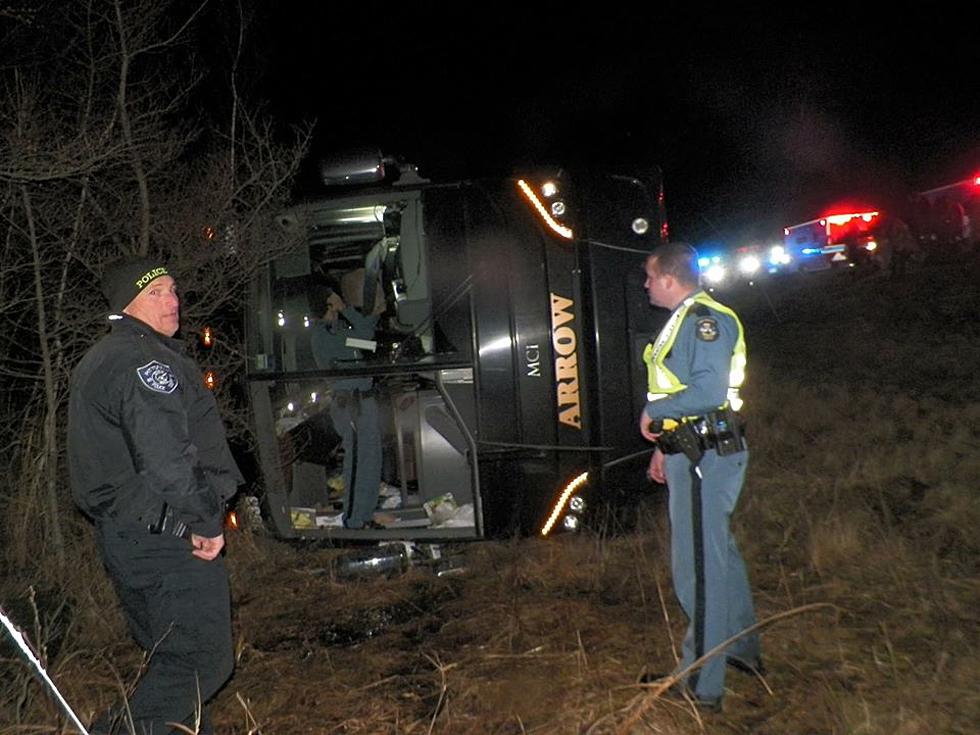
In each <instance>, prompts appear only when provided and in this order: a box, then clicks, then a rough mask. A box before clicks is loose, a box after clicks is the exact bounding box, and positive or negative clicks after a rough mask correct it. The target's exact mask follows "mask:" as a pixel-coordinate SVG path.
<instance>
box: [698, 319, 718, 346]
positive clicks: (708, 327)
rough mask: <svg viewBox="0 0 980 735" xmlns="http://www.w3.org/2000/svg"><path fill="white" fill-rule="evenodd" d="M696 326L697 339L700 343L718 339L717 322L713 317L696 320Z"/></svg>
mask: <svg viewBox="0 0 980 735" xmlns="http://www.w3.org/2000/svg"><path fill="white" fill-rule="evenodd" d="M696 325H697V335H698V339H699V340H701V341H702V342H714V341H715V340H716V339H718V322H716V321H715V320H714V318H713V317H710V316H706V317H704V318H703V319H698V320H697V322H696Z"/></svg>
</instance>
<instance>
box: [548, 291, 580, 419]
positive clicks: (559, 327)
mask: <svg viewBox="0 0 980 735" xmlns="http://www.w3.org/2000/svg"><path fill="white" fill-rule="evenodd" d="M574 306H575V302H574V301H572V300H571V299H566V298H564V297H562V296H558V295H557V294H551V346H552V347H553V348H554V351H555V386H556V389H557V396H558V420H559V421H561V422H562V423H563V424H568V425H569V426H574V427H575V428H576V429H581V428H582V411H581V403H580V401H579V393H578V359H577V356H576V352H575V350H576V347H577V345H576V337H575V330H574V329H572V327H571V326H570V325H569V324H568V322H572V321H574V320H575V314H574V313H573V312H572V311H571V309H572V307H574Z"/></svg>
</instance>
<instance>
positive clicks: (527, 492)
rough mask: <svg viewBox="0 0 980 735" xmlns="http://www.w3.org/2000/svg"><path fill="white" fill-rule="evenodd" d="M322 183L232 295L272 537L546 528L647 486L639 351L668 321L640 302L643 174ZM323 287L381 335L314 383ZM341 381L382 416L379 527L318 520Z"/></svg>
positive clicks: (658, 237) (332, 455)
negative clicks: (245, 285)
mask: <svg viewBox="0 0 980 735" xmlns="http://www.w3.org/2000/svg"><path fill="white" fill-rule="evenodd" d="M321 181H322V183H323V186H322V189H321V190H320V191H319V193H318V194H317V195H316V196H315V197H312V198H308V199H306V200H304V201H301V202H299V203H297V204H296V205H295V206H294V207H292V208H291V209H289V210H288V211H285V212H282V213H281V214H280V215H279V216H278V218H277V223H278V226H279V227H281V228H283V229H284V230H286V231H287V232H289V233H292V234H293V235H295V238H296V241H297V242H298V245H297V246H296V248H295V249H293V250H292V251H290V252H288V253H286V254H285V255H282V256H281V257H278V258H276V259H275V260H274V261H273V262H272V263H271V264H270V265H269V266H268V267H267V268H265V269H264V270H263V271H262V272H261V274H260V275H259V277H258V278H257V279H256V280H255V281H254V282H253V283H252V284H251V286H250V296H249V313H248V320H247V322H248V323H247V344H248V371H247V379H248V385H249V397H250V402H251V406H252V410H253V418H254V428H255V431H256V437H257V444H258V451H257V454H258V459H259V465H260V468H261V473H262V477H263V485H264V492H265V497H264V499H263V503H262V505H263V512H264V514H265V515H266V516H267V522H268V523H269V524H270V525H271V527H272V529H273V530H274V532H275V533H276V534H277V535H279V536H280V537H284V538H311V539H316V538H329V539H339V540H360V539H364V540H381V541H384V540H394V539H398V540H407V541H420V542H429V541H454V540H465V539H478V538H485V537H490V536H499V535H501V534H509V533H514V532H520V533H524V534H549V533H553V532H555V531H557V530H561V529H575V528H577V527H578V526H579V524H580V523H582V522H583V521H584V519H585V517H586V514H587V513H589V512H593V511H594V510H595V508H596V507H597V506H596V504H595V503H593V502H592V501H593V500H594V499H595V498H597V497H598V496H597V494H598V493H602V494H603V495H604V496H605V497H606V498H612V497H615V496H617V494H619V495H626V494H628V491H629V490H630V489H631V488H632V487H635V486H637V485H639V484H640V483H642V482H644V479H645V478H644V468H645V466H646V462H647V461H648V458H649V452H650V449H651V447H650V446H649V445H647V444H646V442H644V441H643V439H642V438H641V437H640V435H639V432H638V430H637V428H636V418H637V416H638V415H639V411H640V410H641V407H642V406H643V404H644V400H645V398H644V396H645V393H646V390H647V386H646V381H647V378H646V369H645V366H644V365H643V362H642V353H643V349H644V347H645V345H646V344H647V342H648V340H649V339H650V338H651V337H652V336H655V335H656V334H657V332H658V331H659V329H660V327H661V326H662V323H663V320H664V317H665V314H666V312H664V311H662V310H657V309H654V308H652V307H650V305H649V303H648V300H647V296H646V293H645V291H644V277H645V276H644V270H643V265H644V260H645V257H646V255H647V254H649V253H650V252H651V251H652V250H653V249H654V248H655V247H657V246H658V245H659V244H661V243H663V242H665V241H666V237H667V224H666V218H665V210H664V197H663V189H662V185H661V179H660V174H659V170H658V169H654V170H652V171H649V172H646V173H643V174H641V175H635V172H626V173H624V174H622V175H620V174H618V173H617V174H610V173H596V172H594V171H575V170H574V169H569V168H561V169H551V170H540V171H534V172H527V173H525V174H522V175H519V176H513V177H501V178H495V179H472V180H457V181H450V182H432V181H428V180H425V179H423V178H421V177H420V176H419V172H418V169H417V168H416V167H415V166H412V165H408V164H404V163H399V162H397V161H394V160H392V159H390V158H389V159H385V158H384V157H382V156H381V155H380V154H377V153H376V152H367V153H362V154H359V155H351V156H347V157H345V158H337V159H336V160H332V161H328V162H325V163H324V164H323V165H322V166H321ZM337 284H340V288H341V289H342V294H343V297H344V299H345V301H346V302H347V303H348V304H354V305H356V306H359V307H360V308H361V310H362V311H363V312H368V311H371V312H373V313H375V314H378V315H379V316H380V321H379V323H378V328H377V331H376V334H375V339H373V340H357V341H356V342H357V343H356V344H352V345H351V346H353V347H356V348H357V349H358V350H359V355H360V357H358V358H357V359H354V360H351V361H349V362H344V363H342V364H340V363H338V364H334V366H333V367H331V368H330V369H322V368H318V367H317V364H316V361H315V360H314V357H313V354H312V348H311V341H310V338H311V334H312V331H313V330H314V329H316V328H317V325H318V321H319V319H320V318H321V316H322V314H320V313H317V308H315V307H314V303H315V302H316V298H315V296H316V294H317V293H318V292H319V294H320V296H322V292H323V290H324V289H334V290H336V288H337ZM354 377H357V378H363V377H368V378H371V382H372V384H373V388H372V394H373V396H374V397H375V398H376V400H377V401H378V403H379V406H380V414H381V438H380V440H381V444H382V450H383V462H382V464H383V471H382V478H381V480H382V483H381V494H380V498H379V512H378V514H377V515H376V516H375V517H376V518H381V519H382V520H381V521H380V522H379V524H378V525H379V526H380V527H378V525H376V526H375V527H373V528H365V529H349V528H345V527H343V526H338V525H334V521H335V519H336V514H337V513H338V512H339V510H340V507H341V503H342V497H343V493H344V492H346V491H347V488H345V487H343V484H344V483H343V480H342V473H341V466H342V459H343V451H344V449H343V446H342V442H341V440H340V438H339V436H338V434H337V432H336V430H335V427H334V426H333V424H332V422H331V418H330V413H329V410H328V407H329V404H330V402H331V400H333V395H332V389H331V385H332V384H333V383H334V382H335V381H337V380H341V379H350V378H354ZM587 501H588V503H587ZM587 505H588V507H587Z"/></svg>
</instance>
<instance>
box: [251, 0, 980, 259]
mask: <svg viewBox="0 0 980 735" xmlns="http://www.w3.org/2000/svg"><path fill="white" fill-rule="evenodd" d="M294 5H296V10H289V8H291V7H293V6H294ZM438 5H439V6H445V7H446V8H448V9H439V10H436V9H430V8H436V7H437V4H434V3H397V4H395V3H390V4H389V3H372V2H365V3H352V4H344V5H343V6H342V5H341V4H339V3H329V4H328V3H323V4H322V5H321V6H320V9H319V10H304V11H303V12H299V10H298V8H299V7H300V6H299V5H298V4H294V3H278V4H276V5H275V6H270V7H269V8H267V9H266V10H265V11H264V13H265V15H264V16H263V17H262V20H261V23H260V32H259V34H258V43H259V45H260V47H262V48H263V49H264V51H263V59H262V71H261V75H262V76H263V82H262V83H263V85H265V86H266V87H267V90H268V91H267V92H266V96H267V97H268V98H269V99H270V101H271V103H272V109H273V110H274V111H275V114H276V115H277V116H279V117H280V118H281V119H282V120H284V121H299V120H302V119H310V118H314V117H315V118H316V119H317V120H318V125H317V132H316V139H315V151H314V155H316V153H318V152H320V151H325V150H329V149H331V148H344V147H346V146H350V145H365V144H366V145H372V146H377V147H380V149H381V150H382V151H383V152H384V153H385V154H396V155H403V156H405V157H406V158H407V159H408V160H410V161H412V162H414V163H416V164H418V165H419V167H420V171H421V172H422V173H423V175H428V176H430V177H434V178H443V177H456V176H474V175H481V174H485V173H495V172H498V173H510V172H512V171H513V170H514V169H515V168H517V167H520V166H524V165H533V164H559V165H560V164H563V163H576V162H580V161H588V162H593V163H595V162H598V163H606V164H608V165H609V166H611V167H615V165H616V164H617V163H618V162H622V161H634V162H638V163H640V164H658V165H660V166H661V168H662V169H663V171H664V178H665V188H666V192H667V207H668V217H669V219H670V222H671V228H672V232H673V236H674V238H675V239H686V240H689V241H691V242H695V243H697V242H703V241H706V240H721V241H724V242H728V243H730V244H741V241H744V240H747V239H765V240H768V239H776V238H778V236H779V234H780V233H781V228H782V227H783V226H784V225H786V224H790V223H793V222H797V221H801V220H804V219H809V218H812V217H815V216H817V215H818V214H820V212H819V211H817V210H818V209H821V208H824V207H826V206H828V205H830V204H832V203H837V202H840V201H854V202H857V203H861V204H865V203H866V204H868V205H873V206H876V207H879V208H886V207H888V205H889V204H890V203H892V202H895V201H901V200H902V199H903V198H904V196H905V195H906V194H907V193H908V192H909V191H915V190H921V189H925V188H931V187H934V186H938V185H941V184H945V183H949V182H950V181H953V180H957V179H962V178H965V177H966V176H968V175H970V174H971V173H972V172H973V170H974V169H976V168H980V71H978V69H980V64H978V62H980V52H978V49H980V24H977V23H975V22H973V21H970V20H968V18H967V17H966V16H965V15H964V16H962V17H957V16H956V14H955V13H953V12H952V7H953V6H948V7H945V8H943V9H942V10H941V12H940V7H939V6H938V5H929V8H930V12H931V13H932V14H930V13H927V12H926V11H923V10H916V11H908V12H905V11H903V12H902V13H896V14H894V15H893V16H891V17H890V16H888V15H886V14H877V13H872V12H871V11H855V10H854V9H853V8H849V9H848V10H847V11H846V12H845V11H842V10H834V9H833V8H830V7H827V6H821V8H820V10H819V11H818V10H805V11H804V10H800V9H798V8H796V7H795V4H788V5H787V6H786V7H785V8H783V9H780V10H779V11H778V12H775V11H774V10H772V9H769V10H765V11H763V10H753V11H745V13H743V14H742V15H739V16H737V17H735V16H732V15H731V11H727V13H728V14H726V15H718V14H717V13H716V12H711V13H704V14H701V13H695V12H690V11H683V10H676V9H672V10H664V9H663V7H662V6H661V7H656V8H654V9H650V10H646V11H640V12H638V11H634V10H627V9H625V7H622V5H621V4H617V3H605V4H599V3H591V4H590V5H589V8H588V9H586V10H578V11H573V10H571V9H570V7H568V6H564V5H561V4H557V3H533V4H532V3H525V4H524V5H523V6H508V7H507V9H505V10H501V9H500V8H498V7H497V6H496V5H494V4H458V3H457V4H451V5H450V4H448V3H445V4H438ZM348 6H350V7H348ZM963 12H965V11H963ZM933 14H934V15H935V16H936V17H933Z"/></svg>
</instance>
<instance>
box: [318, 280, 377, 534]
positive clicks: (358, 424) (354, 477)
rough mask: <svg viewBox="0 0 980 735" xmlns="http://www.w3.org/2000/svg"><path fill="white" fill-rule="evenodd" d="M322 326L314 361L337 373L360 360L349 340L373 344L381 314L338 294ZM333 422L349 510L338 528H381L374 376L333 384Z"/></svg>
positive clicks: (330, 302) (329, 304) (329, 298)
mask: <svg viewBox="0 0 980 735" xmlns="http://www.w3.org/2000/svg"><path fill="white" fill-rule="evenodd" d="M326 301H327V303H326V311H325V312H324V314H323V320H322V322H320V323H319V324H317V325H316V326H315V327H314V329H313V335H312V337H311V345H312V348H313V359H314V360H315V361H316V364H317V367H319V368H324V369H327V368H338V367H341V366H342V365H343V363H344V361H353V360H359V359H360V358H361V355H362V350H361V349H359V348H357V347H356V346H352V345H351V344H350V343H349V341H348V340H349V339H350V338H354V339H361V340H373V339H374V333H375V329H376V328H377V324H378V316H377V315H376V314H370V315H365V314H362V313H361V312H360V311H359V310H358V309H357V308H356V307H354V306H349V305H348V304H347V303H346V302H345V301H344V299H343V298H342V297H341V295H340V294H338V293H337V292H336V291H331V292H330V294H329V295H328V296H327V300H326ZM330 387H331V394H332V400H331V402H330V418H331V420H332V421H333V425H334V430H335V431H336V432H337V433H338V434H339V435H340V437H341V439H342V440H343V448H344V488H345V495H344V510H343V513H342V514H341V515H340V516H339V517H338V519H337V525H343V526H344V527H346V528H365V527H368V528H372V527H378V525H379V524H378V523H377V522H376V521H375V519H374V511H375V508H376V507H377V505H378V494H379V490H380V486H381V469H382V451H381V419H380V415H379V411H378V401H377V398H376V397H375V393H374V391H375V388H374V382H373V380H372V378H371V377H370V376H361V377H350V378H340V379H332V382H331V386H330Z"/></svg>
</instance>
